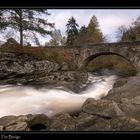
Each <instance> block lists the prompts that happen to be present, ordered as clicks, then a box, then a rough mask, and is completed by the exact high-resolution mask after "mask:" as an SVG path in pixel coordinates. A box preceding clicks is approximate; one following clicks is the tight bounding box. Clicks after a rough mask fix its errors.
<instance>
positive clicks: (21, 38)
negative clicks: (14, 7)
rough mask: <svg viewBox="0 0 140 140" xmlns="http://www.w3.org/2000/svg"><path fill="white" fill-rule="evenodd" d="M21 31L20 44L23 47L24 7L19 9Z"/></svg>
mask: <svg viewBox="0 0 140 140" xmlns="http://www.w3.org/2000/svg"><path fill="white" fill-rule="evenodd" d="M19 32H20V45H21V46H22V47H23V26H22V9H20V10H19Z"/></svg>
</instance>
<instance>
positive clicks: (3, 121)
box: [0, 116, 30, 131]
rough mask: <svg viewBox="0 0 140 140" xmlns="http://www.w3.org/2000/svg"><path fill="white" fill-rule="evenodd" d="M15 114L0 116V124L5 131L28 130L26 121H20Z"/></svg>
mask: <svg viewBox="0 0 140 140" xmlns="http://www.w3.org/2000/svg"><path fill="white" fill-rule="evenodd" d="M19 118H20V117H17V116H5V117H2V118H0V126H2V127H3V130H5V131H28V130H30V129H29V128H28V126H27V123H26V122H24V121H21V119H19Z"/></svg>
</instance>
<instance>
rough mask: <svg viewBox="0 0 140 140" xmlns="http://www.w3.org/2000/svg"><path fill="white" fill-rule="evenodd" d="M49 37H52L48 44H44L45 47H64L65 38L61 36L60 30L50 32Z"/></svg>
mask: <svg viewBox="0 0 140 140" xmlns="http://www.w3.org/2000/svg"><path fill="white" fill-rule="evenodd" d="M51 37H52V38H51V40H50V41H49V42H46V43H45V45H48V46H62V45H63V46H64V45H65V42H66V38H65V37H63V36H62V35H61V31H60V30H57V29H55V30H54V31H52V34H51Z"/></svg>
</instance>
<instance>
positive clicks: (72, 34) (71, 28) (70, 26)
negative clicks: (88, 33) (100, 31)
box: [66, 17, 79, 46]
mask: <svg viewBox="0 0 140 140" xmlns="http://www.w3.org/2000/svg"><path fill="white" fill-rule="evenodd" d="M66 26H67V30H66V33H67V42H66V44H67V46H73V45H74V40H75V38H76V36H77V35H78V29H77V27H78V26H79V25H78V24H77V23H76V20H75V19H74V17H71V18H70V19H69V21H68V23H67V25H66Z"/></svg>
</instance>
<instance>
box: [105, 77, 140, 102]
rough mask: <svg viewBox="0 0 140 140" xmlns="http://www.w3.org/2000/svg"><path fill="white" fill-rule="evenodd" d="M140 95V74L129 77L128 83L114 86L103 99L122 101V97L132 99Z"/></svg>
mask: <svg viewBox="0 0 140 140" xmlns="http://www.w3.org/2000/svg"><path fill="white" fill-rule="evenodd" d="M138 95H140V75H137V76H134V77H129V78H128V80H127V83H126V84H124V85H123V86H121V87H117V88H113V89H112V90H110V91H109V93H108V95H107V96H106V97H104V98H103V99H108V100H114V101H115V102H118V103H121V101H122V98H127V99H132V98H134V97H136V96H138Z"/></svg>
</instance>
